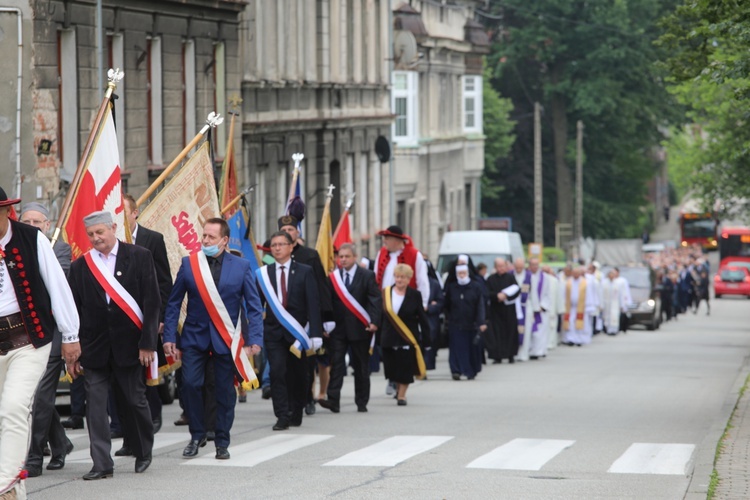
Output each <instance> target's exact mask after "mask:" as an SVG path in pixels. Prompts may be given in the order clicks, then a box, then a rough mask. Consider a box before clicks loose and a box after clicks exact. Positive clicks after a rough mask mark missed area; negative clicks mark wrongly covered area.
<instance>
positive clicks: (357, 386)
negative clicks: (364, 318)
mask: <svg viewBox="0 0 750 500" xmlns="http://www.w3.org/2000/svg"><path fill="white" fill-rule="evenodd" d="M349 348H351V365H352V368H353V369H354V402H355V403H356V404H357V406H367V403H368V401H370V367H369V360H370V341H369V340H367V339H364V340H348V339H347V338H346V337H345V336H335V337H334V336H331V337H330V338H329V339H328V351H329V353H330V354H331V380H330V381H329V382H328V399H330V400H331V401H337V402H338V401H339V400H340V399H341V387H342V386H343V385H344V376H345V375H346V351H347V349H349Z"/></svg>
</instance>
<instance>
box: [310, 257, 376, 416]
mask: <svg viewBox="0 0 750 500" xmlns="http://www.w3.org/2000/svg"><path fill="white" fill-rule="evenodd" d="M339 264H340V265H341V268H340V269H334V271H333V272H332V273H331V274H330V278H331V284H332V285H333V290H334V292H335V293H334V296H333V313H334V318H335V319H336V328H335V329H334V330H333V331H332V332H331V334H330V337H329V342H328V345H329V351H330V355H331V381H330V383H329V384H328V399H320V400H318V403H319V404H320V406H322V407H323V408H328V409H329V410H331V411H332V412H334V413H338V412H339V404H340V403H339V400H340V397H341V386H342V385H343V383H344V375H346V360H345V357H346V352H347V349H351V363H352V368H354V402H355V403H356V404H357V411H359V412H366V411H367V402H368V401H369V400H370V373H369V367H368V360H369V356H370V349H371V348H372V346H373V345H374V344H373V343H372V342H374V340H375V330H377V328H378V327H377V325H378V324H379V323H380V313H381V308H382V299H381V296H380V291H379V290H378V284H377V283H376V282H375V273H373V272H372V271H370V270H368V269H362V268H360V267H359V266H358V265H357V251H356V250H355V247H354V245H353V244H351V243H344V244H342V245H341V247H340V248H339Z"/></svg>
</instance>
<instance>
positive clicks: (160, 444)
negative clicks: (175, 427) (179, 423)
mask: <svg viewBox="0 0 750 500" xmlns="http://www.w3.org/2000/svg"><path fill="white" fill-rule="evenodd" d="M188 441H190V434H188V433H187V432H159V433H158V434H156V435H155V436H154V448H153V449H154V450H158V449H160V448H166V447H168V446H173V445H175V444H177V443H182V442H184V443H185V444H187V443H188ZM121 447H122V438H120V439H113V440H112V458H114V459H115V460H118V459H120V458H127V459H129V460H133V457H115V456H114V452H115V451H117V450H119V449H120V448H121ZM65 462H66V463H91V452H90V451H89V447H88V446H86V448H80V447H79V446H76V449H75V450H74V451H73V453H71V454H70V455H68V456H67V458H66V459H65Z"/></svg>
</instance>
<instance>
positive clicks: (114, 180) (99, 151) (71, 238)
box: [62, 104, 125, 259]
mask: <svg viewBox="0 0 750 500" xmlns="http://www.w3.org/2000/svg"><path fill="white" fill-rule="evenodd" d="M92 133H95V134H96V136H95V138H94V142H93V144H92V146H91V151H90V152H89V154H88V157H87V158H85V160H84V161H85V166H84V173H83V176H82V177H81V182H80V184H79V185H78V189H77V190H76V192H75V194H74V196H73V201H72V203H71V206H70V211H69V212H68V216H67V219H66V220H65V223H64V224H63V226H62V227H63V234H64V237H65V241H67V242H68V243H69V244H70V247H71V250H72V252H73V258H74V259H76V258H78V257H80V256H81V255H83V254H84V253H86V252H87V251H88V250H89V249H90V248H91V244H90V243H89V239H88V236H86V227H85V226H84V225H83V218H84V217H86V216H87V215H88V214H90V213H91V212H96V211H98V210H107V211H109V212H111V213H112V216H113V217H114V220H115V223H116V224H117V237H118V238H119V239H120V240H122V241H125V227H124V222H125V212H124V206H123V203H122V179H121V175H120V174H121V169H120V153H119V151H118V149H117V134H116V133H115V123H114V119H113V118H112V105H111V104H109V105H108V106H107V110H106V112H105V115H104V117H103V118H102V121H101V122H100V126H99V129H98V130H96V131H92Z"/></svg>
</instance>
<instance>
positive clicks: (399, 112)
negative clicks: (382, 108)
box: [391, 71, 419, 145]
mask: <svg viewBox="0 0 750 500" xmlns="http://www.w3.org/2000/svg"><path fill="white" fill-rule="evenodd" d="M418 83H419V74H418V73H417V72H416V71H394V72H393V92H392V93H391V94H392V96H393V97H392V99H393V103H392V105H393V114H394V115H396V121H395V122H394V123H393V142H395V143H396V144H401V145H408V144H416V143H417V139H418V135H417V130H418V128H417V126H418V121H417V118H418V117H417V113H418V111H419V106H418V102H419V101H418V97H419V96H418V93H417V86H418Z"/></svg>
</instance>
